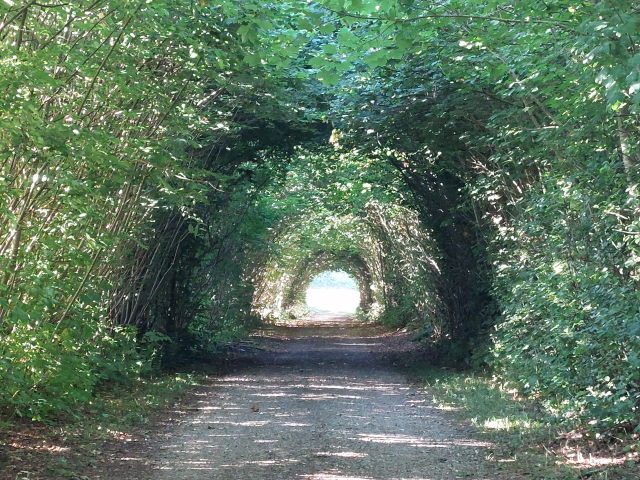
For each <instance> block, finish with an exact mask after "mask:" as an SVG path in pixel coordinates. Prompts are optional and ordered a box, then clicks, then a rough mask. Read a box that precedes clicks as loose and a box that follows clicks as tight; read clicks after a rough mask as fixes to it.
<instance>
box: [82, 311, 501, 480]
mask: <svg viewBox="0 0 640 480" xmlns="http://www.w3.org/2000/svg"><path fill="white" fill-rule="evenodd" d="M256 341H257V342H258V346H259V347H260V349H256V350H254V352H257V353H253V354H251V355H249V356H248V358H244V359H243V362H241V363H243V364H244V366H243V367H241V368H240V369H239V370H238V371H236V372H235V373H233V374H230V375H226V376H223V377H220V378H217V379H214V380H213V381H212V383H211V384H210V385H208V386H207V387H206V388H204V389H202V390H200V391H198V392H196V394H195V397H194V398H193V399H192V401H191V402H190V403H189V405H190V407H188V408H187V407H183V412H182V414H181V415H180V416H179V418H178V419H176V418H172V419H170V420H169V419H167V421H166V422H165V424H164V425H160V426H156V427H155V428H154V432H153V434H152V435H150V436H149V438H147V439H144V440H143V441H140V442H131V443H130V444H129V446H128V447H127V448H126V449H125V450H122V451H121V452H118V455H117V458H115V459H111V460H109V463H110V464H107V465H104V468H103V469H101V470H102V472H103V473H101V474H99V475H98V476H95V477H94V476H92V477H91V478H101V479H109V480H113V479H118V480H122V479H154V480H164V479H166V480H169V479H171V480H186V479H211V480H218V479H241V480H249V479H265V480H266V479H269V480H271V479H275V480H289V479H292V480H293V479H314V480H365V479H375V480H391V479H407V480H419V479H424V480H427V479H428V480H437V479H447V480H449V479H458V478H465V479H496V478H500V475H499V474H497V473H496V471H495V468H496V464H493V465H492V464H490V463H489V462H487V461H486V460H484V459H485V457H486V456H488V455H489V454H490V450H491V446H490V445H488V444H486V443H483V442H482V441H479V440H477V439H474V438H473V434H472V432H471V431H470V430H469V429H468V428H467V427H464V426H462V425H460V424H459V423H456V421H455V420H454V419H453V418H452V417H451V416H450V414H449V413H448V412H445V411H442V410H440V409H438V408H436V407H435V406H434V405H433V404H432V403H431V402H430V401H429V399H428V398H427V397H426V396H425V394H424V393H423V392H421V391H419V390H418V389H417V388H416V387H415V386H412V385H411V384H410V383H409V382H408V381H407V380H406V379H405V377H404V376H403V375H402V373H400V371H399V370H398V368H396V367H394V365H393V358H394V355H397V354H398V350H401V349H403V348H406V347H407V342H406V340H402V339H399V338H398V337H397V336H393V335H389V334H385V333H384V332H382V331H380V330H376V329H372V328H370V327H369V328H363V327H361V326H358V325H357V324H354V323H351V322H349V321H348V320H347V319H344V318H342V319H341V318H323V319H316V322H315V324H313V325H309V326H305V327H295V328H292V327H289V328H287V327H278V328H274V329H272V330H270V331H269V332H266V333H264V334H263V335H262V336H260V337H257V339H256Z"/></svg>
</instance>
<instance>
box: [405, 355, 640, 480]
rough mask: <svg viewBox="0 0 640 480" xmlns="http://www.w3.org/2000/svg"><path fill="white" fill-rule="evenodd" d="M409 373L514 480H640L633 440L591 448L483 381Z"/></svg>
mask: <svg viewBox="0 0 640 480" xmlns="http://www.w3.org/2000/svg"><path fill="white" fill-rule="evenodd" d="M413 373H414V375H416V376H417V377H418V378H419V379H420V381H421V382H423V383H424V384H425V386H426V387H427V388H428V390H429V392H430V393H431V394H432V395H433V400H434V402H435V403H436V404H437V405H439V406H440V407H442V408H445V409H450V410H453V411H454V414H455V415H456V416H458V417H459V418H461V419H463V420H464V421H467V422H469V423H471V424H472V425H473V426H474V427H475V428H476V429H477V431H478V432H479V434H480V435H481V436H482V437H483V438H484V439H486V440H489V441H491V442H492V443H493V444H495V445H496V447H497V449H496V458H493V459H492V460H494V461H496V462H500V463H501V465H502V466H503V467H505V468H507V469H512V470H513V472H514V478H518V477H517V475H518V474H522V473H526V474H527V477H526V478H532V479H541V480H578V479H590V480H637V479H638V478H640V466H639V464H638V463H637V462H638V450H640V444H639V443H637V442H638V438H637V436H636V437H633V436H629V437H626V438H624V439H622V440H621V441H620V442H618V444H617V445H616V446H615V448H612V446H611V445H608V446H607V445H594V443H593V442H591V441H590V440H589V439H588V438H587V436H585V435H583V434H581V433H578V432H579V430H577V429H576V426H575V425H571V424H568V423H567V422H566V421H564V420H562V419H559V418H557V417H554V416H552V415H550V414H549V413H547V412H545V411H544V410H542V409H541V408H538V407H537V406H536V405H535V404H534V403H533V402H526V401H523V400H521V399H518V398H517V397H516V396H515V395H514V394H513V392H509V391H506V390H504V389H502V388H500V386H499V385H498V384H496V383H495V382H494V381H492V380H491V379H490V378H488V377H486V376H482V375H474V374H469V373H464V372H462V373H461V372H454V371H451V370H446V369H436V368H432V367H429V368H419V369H416V371H415V372H413ZM516 472H518V473H516Z"/></svg>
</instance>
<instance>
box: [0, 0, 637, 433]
mask: <svg viewBox="0 0 640 480" xmlns="http://www.w3.org/2000/svg"><path fill="white" fill-rule="evenodd" d="M49 3H50V2H44V3H43V2H15V1H4V2H0V17H1V18H2V23H1V24H0V32H1V33H2V35H0V49H1V51H2V53H3V57H2V58H3V61H2V62H0V73H1V74H2V75H1V76H0V82H2V88H0V105H1V108H0V121H1V122H2V128H0V152H2V158H1V159H0V337H1V339H2V342H0V385H4V384H6V385H8V386H7V387H0V409H1V408H5V409H8V410H9V411H16V410H17V409H18V407H20V408H21V409H24V410H23V411H25V412H28V411H30V410H29V409H36V410H37V409H38V408H41V410H42V411H44V410H46V408H50V409H52V410H55V409H56V408H58V407H56V405H57V403H56V402H58V400H57V399H59V398H63V397H64V398H69V399H74V398H75V399H80V398H90V394H91V392H92V391H93V389H94V387H95V385H96V384H97V383H99V381H101V380H104V378H105V374H103V372H104V371H109V372H111V371H113V372H114V373H113V374H112V377H113V379H116V380H117V379H118V378H129V377H134V376H136V375H138V373H139V363H140V362H142V363H145V362H146V360H144V361H142V360H139V358H141V357H140V355H142V353H140V352H149V351H154V352H155V351H157V352H162V355H159V356H161V357H162V358H163V359H164V361H165V362H166V363H172V362H178V361H182V360H184V359H185V358H190V357H191V356H201V357H205V358H208V357H211V356H213V355H217V354H219V352H220V351H221V349H223V348H224V346H225V345H228V344H229V342H230V341H232V339H236V338H240V337H242V336H243V335H246V334H247V333H248V332H250V331H251V330H252V329H254V328H255V327H256V326H257V325H260V322H263V321H267V320H268V319H269V318H277V317H280V316H282V315H287V314H288V312H289V313H291V312H292V311H293V310H295V309H296V307H297V305H299V304H300V301H301V298H302V297H301V295H302V293H303V292H304V290H305V288H306V286H307V285H308V283H309V281H310V279H311V278H312V277H313V275H315V274H316V273H318V272H320V271H322V270H324V269H329V268H336V269H341V270H344V271H346V272H348V273H350V274H351V275H353V277H354V278H355V279H356V280H357V281H358V285H359V288H360V293H361V310H362V311H363V314H364V315H366V316H367V317H368V318H369V319H371V320H375V321H380V322H384V323H386V324H388V325H393V326H413V327H414V328H415V329H416V330H417V332H418V334H419V335H418V336H419V337H420V338H422V339H424V340H425V341H427V342H432V343H433V344H434V345H438V346H440V347H442V348H443V349H444V348H446V347H448V348H449V351H450V353H452V356H453V357H455V359H456V360H457V361H458V362H461V363H467V364H468V363H472V362H476V363H478V364H484V363H487V364H490V365H491V366H493V367H495V368H496V369H497V370H498V371H500V372H506V373H505V374H504V375H505V378H509V379H511V381H513V382H514V384H515V385H516V386H517V387H518V388H520V390H522V391H525V390H526V391H528V392H533V393H534V394H549V395H548V396H549V397H555V398H558V399H560V400H559V402H560V403H562V402H561V400H562V399H573V398H579V399H580V402H582V403H580V405H579V407H580V408H582V410H580V408H578V407H576V411H579V410H580V412H582V411H584V412H595V411H598V410H597V409H602V411H606V412H608V413H607V414H608V415H609V414H610V415H609V416H610V418H612V419H619V418H622V417H624V418H626V420H627V421H630V415H631V413H630V412H632V411H635V412H636V413H635V414H636V415H637V405H638V398H639V397H638V395H639V393H638V387H637V385H640V379H639V378H638V375H637V373H632V374H629V373H627V372H638V371H639V370H638V365H639V361H638V356H637V355H635V356H634V355H629V354H628V352H631V351H638V350H640V344H639V343H638V342H639V340H638V339H639V338H640V335H639V334H638V332H639V329H638V327H637V325H638V311H637V304H638V302H636V301H629V298H632V299H633V298H635V297H636V296H637V292H638V291H639V287H638V285H639V284H640V273H639V272H640V247H639V245H640V242H639V241H638V239H639V238H640V237H639V230H640V226H639V222H638V218H640V216H639V214H638V212H639V210H640V207H639V203H640V202H639V201H638V193H637V192H638V171H639V169H638V165H640V140H639V139H638V134H637V133H638V128H639V125H640V121H639V119H638V118H639V117H638V112H639V111H640V83H639V81H640V76H639V75H640V74H638V65H639V60H638V58H639V57H638V53H637V52H638V51H640V46H639V45H638V43H639V41H638V29H637V10H638V9H637V5H635V4H637V2H629V1H614V2H605V1H599V0H598V1H593V2H565V1H555V2H544V3H545V5H544V14H545V18H544V19H542V18H540V15H541V8H540V2H536V1H533V0H523V1H518V2H502V3H504V5H496V2H470V1H469V2H449V1H445V2H426V1H423V0H416V1H396V0H389V1H380V2H370V1H360V0H358V1H355V0H354V1H347V0H317V1H315V0H314V1H307V0H283V1H281V2H271V3H269V4H268V7H264V6H263V5H260V4H259V2H255V1H254V0H247V1H234V0H224V1H220V2H212V1H209V0H201V1H198V2H184V1H183V2H178V1H163V2H149V1H147V2H143V1H135V2H134V1H129V0H127V1H121V2H118V4H117V6H114V5H110V4H111V3H113V2H104V1H84V0H78V1H73V2H62V3H59V4H58V3H57V2H56V3H55V4H51V5H50V4H49ZM498 3H500V2H498ZM574 3H575V5H574ZM425 12H427V13H428V14H426V15H425ZM550 46H552V47H553V48H550ZM587 326H588V327H587ZM551 331H553V332H564V333H562V334H558V335H549V332H551ZM25 345H29V346H30V347H29V348H28V349H25ZM31 345H34V348H31ZM631 347H633V348H631ZM598 348H600V350H598ZM25 351H28V352H29V353H28V354H25ZM51 352H55V355H53V354H51ZM122 352H129V353H127V354H125V353H122ZM559 352H560V353H562V355H560V354H559ZM96 358H97V359H98V360H96ZM153 358H154V359H155V358H158V357H153ZM3 359H9V360H8V361H6V362H5V361H3ZM148 363H153V362H152V361H151V360H149V362H148ZM14 365H20V366H21V367H20V369H15V368H14V367H13V366H14ZM608 365H612V366H615V370H616V371H617V372H620V373H618V374H615V375H614V374H611V375H609V373H610V372H609V370H611V368H609V367H608ZM612 368H613V367H612ZM18 370H19V371H18ZM43 372H46V374H45V373H43ZM566 372H572V373H571V374H569V373H566ZM593 372H595V373H593ZM607 372H609V373H607ZM592 373H593V375H592ZM605 373H606V374H605ZM106 376H107V377H108V375H106ZM592 377H593V378H592ZM614 377H615V378H614ZM604 378H611V381H610V382H609V381H608V380H606V381H605V380H603V379H604ZM107 379H110V378H107ZM559 379H560V380H559ZM60 385H78V387H77V391H76V392H71V393H69V392H65V395H61V394H60V392H61V390H60V388H61V387H60ZM41 392H44V393H41ZM594 392H595V393H594ZM67 393H69V394H68V395H67ZM37 395H42V397H39V396H37ZM42 398H44V399H45V400H43V401H42V402H41V400H42ZM52 399H53V400H52ZM611 399H617V400H615V401H617V402H618V403H617V404H616V405H613V404H612V403H611V402H614V400H611ZM65 402H66V400H65V401H63V400H60V401H59V404H60V405H62V407H60V408H68V407H69V404H71V403H73V400H69V401H68V402H69V403H65ZM634 402H635V403H634ZM565 403H566V404H573V403H574V402H573V400H571V401H566V402H565ZM29 405H32V406H33V407H30V406H29ZM37 405H43V407H37ZM612 405H613V406H612ZM630 405H631V406H630ZM26 406H29V407H26ZM14 407H15V408H14ZM559 408H560V409H562V408H564V407H559ZM633 409H635V410H633ZM620 412H622V413H620ZM40 413H42V412H40ZM40 413H38V412H35V413H34V415H39V414H40ZM625 415H626V417H625ZM613 421H618V420H612V422H613Z"/></svg>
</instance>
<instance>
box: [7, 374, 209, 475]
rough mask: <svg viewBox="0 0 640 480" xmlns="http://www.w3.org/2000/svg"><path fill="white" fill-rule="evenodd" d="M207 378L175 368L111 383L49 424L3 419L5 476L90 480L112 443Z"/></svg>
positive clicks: (128, 433) (127, 436) (126, 435)
mask: <svg viewBox="0 0 640 480" xmlns="http://www.w3.org/2000/svg"><path fill="white" fill-rule="evenodd" d="M203 379H204V374H190V373H172V374H163V375H158V376H155V377H147V378H140V379H138V380H136V381H133V382H132V383H130V384H128V385H109V384H105V385H103V386H101V388H100V389H99V390H98V391H97V392H96V395H95V397H94V399H93V400H92V401H91V402H90V403H89V404H88V405H86V407H85V408H83V409H81V410H79V411H78V412H75V413H74V414H73V415H69V416H67V417H66V418H62V419H59V420H58V421H56V422H54V423H49V424H42V423H37V422H31V421H27V420H24V419H17V418H0V439H2V441H0V453H3V455H0V480H5V479H12V480H13V479H16V480H18V479H20V480H26V479H29V480H39V479H47V480H51V479H53V478H55V479H69V480H84V479H86V478H88V477H86V476H84V475H83V474H82V472H83V471H86V470H87V469H90V468H91V466H92V465H93V464H94V463H95V462H96V461H97V459H98V458H99V457H100V456H101V455H102V453H103V452H102V448H103V446H104V445H105V443H106V442H119V441H126V440H127V439H128V438H130V437H131V432H133V431H135V430H136V429H139V428H141V426H142V425H144V424H145V423H147V422H148V420H149V418H150V416H151V415H152V414H154V413H156V412H158V411H160V410H161V409H163V408H166V407H168V406H170V405H172V404H174V403H175V402H176V401H178V400H179V399H180V398H182V397H183V396H184V395H185V394H186V392H187V391H188V390H189V389H190V388H191V387H192V386H194V385H197V384H199V383H200V382H201V381H202V380H203ZM3 444H4V445H3Z"/></svg>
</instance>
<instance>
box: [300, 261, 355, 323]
mask: <svg viewBox="0 0 640 480" xmlns="http://www.w3.org/2000/svg"><path fill="white" fill-rule="evenodd" d="M359 304H360V292H359V291H358V284H357V283H356V281H355V280H354V279H353V277H351V276H350V275H349V274H347V273H345V272H341V271H337V272H335V271H328V272H323V273H321V274H320V275H317V276H316V277H315V278H314V279H313V281H312V282H311V284H310V285H309V288H308V290H307V306H308V307H309V309H310V310H311V311H312V312H314V313H348V314H353V313H355V312H356V308H358V305H359Z"/></svg>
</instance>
